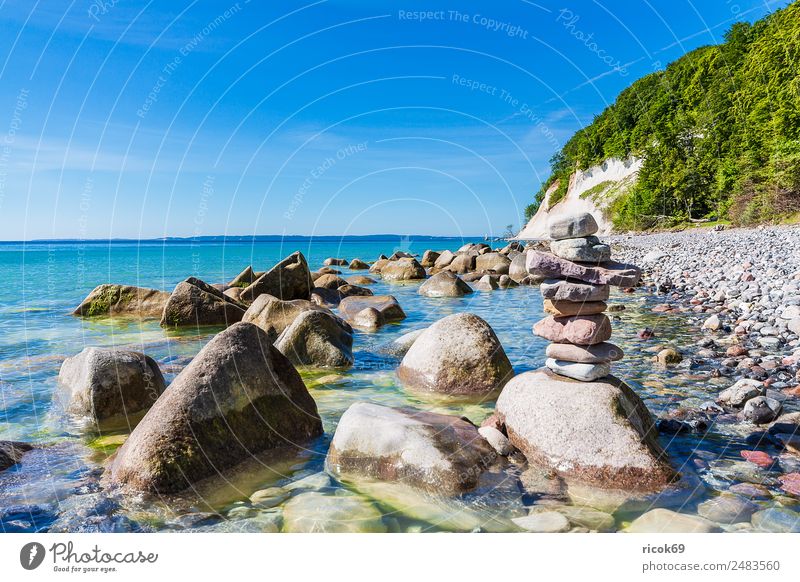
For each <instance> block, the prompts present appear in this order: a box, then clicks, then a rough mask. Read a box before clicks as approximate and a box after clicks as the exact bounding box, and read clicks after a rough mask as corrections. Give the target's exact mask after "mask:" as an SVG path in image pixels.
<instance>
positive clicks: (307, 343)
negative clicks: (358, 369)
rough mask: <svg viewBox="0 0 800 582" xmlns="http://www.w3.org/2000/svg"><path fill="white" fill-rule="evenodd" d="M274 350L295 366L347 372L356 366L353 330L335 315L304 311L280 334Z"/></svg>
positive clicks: (318, 311)
mask: <svg viewBox="0 0 800 582" xmlns="http://www.w3.org/2000/svg"><path fill="white" fill-rule="evenodd" d="M275 347H276V348H278V351H280V352H281V353H282V354H283V355H284V356H286V357H287V358H289V361H290V362H292V363H293V364H294V365H296V366H317V367H324V368H348V367H350V366H352V365H353V328H352V327H350V325H348V324H347V322H345V321H344V320H343V319H342V318H340V317H337V316H336V315H333V314H332V313H327V312H325V311H320V310H311V311H305V312H303V313H301V314H300V315H298V316H297V318H296V319H295V320H294V321H293V322H292V324H291V325H290V326H289V327H287V328H286V329H285V330H284V331H283V333H281V335H280V336H279V337H278V339H277V340H276V341H275Z"/></svg>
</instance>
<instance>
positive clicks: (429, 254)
mask: <svg viewBox="0 0 800 582" xmlns="http://www.w3.org/2000/svg"><path fill="white" fill-rule="evenodd" d="M440 256H441V253H437V252H436V251H431V250H427V251H425V252H424V253H423V254H422V260H421V261H420V265H422V266H423V267H433V266H434V265H435V264H436V260H437V259H438V258H439V257H440Z"/></svg>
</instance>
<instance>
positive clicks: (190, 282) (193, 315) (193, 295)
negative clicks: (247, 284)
mask: <svg viewBox="0 0 800 582" xmlns="http://www.w3.org/2000/svg"><path fill="white" fill-rule="evenodd" d="M244 312H245V307H244V306H243V305H241V304H240V303H237V302H236V301H234V300H233V299H231V298H230V297H228V296H227V295H225V294H224V293H222V291H220V290H219V289H215V288H214V287H212V286H211V285H209V284H208V283H205V282H203V281H201V280H200V279H198V278H196V277H189V278H188V279H186V280H185V281H181V282H180V283H178V285H177V286H176V287H175V289H174V290H173V291H172V295H170V296H169V300H168V301H167V303H166V305H164V312H163V313H162V314H161V326H162V327H180V326H187V325H231V324H233V323H236V322H238V321H241V319H242V316H244Z"/></svg>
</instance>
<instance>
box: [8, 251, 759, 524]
mask: <svg viewBox="0 0 800 582" xmlns="http://www.w3.org/2000/svg"><path fill="white" fill-rule="evenodd" d="M465 242H469V241H464V240H461V239H451V240H443V241H435V242H430V241H422V242H415V241H413V240H407V239H399V238H397V239H393V240H384V241H348V240H344V241H343V242H341V243H329V242H315V241H306V242H304V243H300V244H297V243H292V245H291V246H287V245H285V244H282V243H272V242H270V243H267V242H258V243H255V244H253V243H227V244H222V243H198V244H190V243H187V242H168V243H146V244H136V243H113V244H108V243H105V244H96V243H94V244H79V243H53V244H49V243H40V244H28V245H25V246H24V247H23V245H11V244H3V245H0V281H2V282H3V284H2V285H0V387H1V388H2V400H0V439H14V440H25V441H35V442H41V443H57V444H56V445H55V446H53V447H50V448H48V449H43V450H42V451H43V452H39V453H37V455H38V457H37V459H36V463H35V464H34V465H35V466H33V467H31V466H30V465H31V463H24V464H23V465H22V466H18V467H16V468H12V469H10V470H8V471H6V472H4V473H0V511H2V508H3V507H8V506H12V505H22V504H41V505H44V506H45V507H47V508H50V509H51V510H52V511H51V513H45V514H46V515H48V516H50V517H41V518H39V517H37V516H36V515H34V514H33V513H34V512H29V514H30V515H29V516H28V517H27V518H21V519H20V520H17V521H16V522H14V523H15V524H16V525H14V526H13V527H12V526H8V525H7V523H5V522H3V523H4V525H3V529H5V530H8V531H17V530H25V528H26V523H27V524H29V525H30V527H31V528H32V529H42V528H46V527H47V526H48V524H49V522H50V521H52V515H54V514H55V513H57V512H58V509H64V508H68V507H70V504H71V503H72V502H73V501H74V500H75V498H76V497H80V495H79V494H83V493H86V483H87V477H88V476H91V475H92V474H93V473H97V472H98V467H99V466H100V465H101V464H102V462H103V460H104V459H105V457H106V456H107V455H108V454H110V453H112V452H113V451H114V450H115V448H116V447H117V446H118V445H119V444H120V443H121V442H122V440H123V439H124V433H118V434H103V435H99V436H98V435H86V434H84V433H83V432H81V431H80V429H78V427H76V426H73V425H71V424H70V422H69V421H68V419H66V418H65V417H64V416H63V415H62V414H60V413H59V411H58V407H57V406H56V405H54V403H53V402H54V401H53V395H54V393H55V391H56V390H57V388H58V386H57V381H56V378H57V375H58V370H59V367H60V364H61V362H62V360H63V359H64V358H65V357H67V356H70V355H73V354H75V353H77V352H79V351H80V350H81V349H83V348H84V347H85V346H92V345H94V346H97V345H102V346H116V347H125V348H131V349H137V350H141V351H144V352H145V353H147V354H148V355H150V356H152V357H153V358H154V359H156V360H157V361H158V362H159V364H160V366H161V367H162V370H163V371H164V373H165V376H166V378H167V381H170V380H171V379H172V378H173V377H174V376H175V375H176V374H177V373H178V372H179V371H180V370H181V369H182V368H183V367H184V366H185V365H186V364H187V363H188V362H189V361H190V360H191V358H192V357H193V356H194V355H195V354H196V353H197V352H198V351H199V350H200V348H201V347H202V346H203V345H204V344H205V342H207V341H208V339H209V338H210V337H211V336H212V335H213V333H214V332H215V331H217V330H214V329H209V330H206V331H204V332H203V333H202V334H201V335H197V333H196V332H195V331H192V332H188V333H186V332H175V331H166V330H163V329H161V328H160V327H159V325H158V321H155V320H149V321H138V320H128V321H126V320H122V319H115V320H110V319H91V320H89V319H80V318H75V317H72V316H70V315H69V313H70V311H71V310H72V309H73V308H74V307H75V306H76V305H77V304H78V303H79V302H80V300H81V299H82V298H83V297H85V296H86V294H87V293H88V292H89V291H91V289H92V288H94V287H95V286H96V285H98V284H101V283H106V282H114V283H122V284H130V285H138V286H143V287H155V288H160V289H165V290H171V289H172V288H173V287H174V286H175V285H176V284H177V283H178V282H180V281H181V280H183V279H184V278H186V277H187V276H189V275H195V276H198V277H200V278H201V279H203V280H205V281H207V282H210V283H217V282H224V281H228V280H230V279H232V278H233V277H234V276H235V275H237V274H238V273H239V272H240V271H241V270H242V269H243V268H244V267H245V266H247V265H248V264H252V265H253V266H254V268H255V269H256V270H263V269H266V268H268V267H270V266H271V265H272V264H274V263H275V262H276V261H278V260H279V259H281V258H282V257H284V256H286V255H288V254H289V253H291V252H293V251H294V250H301V251H302V252H303V253H304V254H305V255H306V257H307V259H308V261H309V264H310V265H311V267H312V269H313V268H319V267H320V266H321V264H322V261H323V260H324V259H325V258H326V257H328V256H337V257H345V258H347V259H353V258H356V257H358V258H361V259H363V260H368V261H369V260H373V259H375V258H376V257H377V256H378V255H379V254H380V253H385V254H387V255H388V254H391V253H392V252H393V251H395V250H398V249H402V250H407V251H410V252H413V253H420V254H421V253H422V252H423V251H424V250H425V249H426V248H430V247H434V248H436V249H444V248H449V249H451V250H455V249H457V248H458V247H460V246H461V245H462V244H464V243H465ZM343 271H344V272H345V273H346V274H349V271H348V270H347V269H343ZM359 273H362V274H363V273H364V272H363V271H361V272H359ZM418 286H419V283H407V284H392V283H383V282H381V281H379V282H378V283H377V284H376V285H374V286H372V290H373V291H374V293H375V294H384V293H389V294H392V295H394V296H395V297H397V299H398V301H399V302H400V304H401V305H402V307H403V309H404V310H405V312H406V314H407V315H408V317H407V319H405V320H404V321H403V322H401V323H399V324H394V325H387V326H385V327H384V328H382V329H380V330H379V331H377V332H374V333H367V332H362V331H358V330H357V331H356V337H355V341H354V354H355V365H354V366H353V368H352V369H350V370H347V371H338V370H336V371H334V370H303V371H302V375H303V377H304V380H305V381H306V384H307V386H308V387H309V390H310V392H311V394H312V396H313V397H314V398H315V400H316V402H317V405H318V408H319V411H320V414H321V416H322V419H323V423H324V428H325V436H323V437H322V438H320V439H319V440H318V441H317V442H315V443H313V444H312V445H311V447H310V448H309V450H307V451H305V452H303V453H302V454H298V455H297V457H296V458H293V459H289V460H281V461H270V460H269V459H266V460H261V459H259V460H253V462H252V463H248V464H247V465H246V466H243V467H241V468H240V470H239V471H237V472H236V473H235V474H232V475H229V476H226V479H224V480H221V479H220V480H216V481H213V482H209V483H207V484H204V485H203V487H202V489H201V490H200V491H198V493H199V498H198V497H192V498H186V499H185V500H180V501H179V500H159V499H130V500H126V501H125V507H124V509H123V511H124V512H127V514H128V515H129V516H131V517H132V518H135V519H136V520H137V521H139V522H140V523H145V524H148V526H149V527H152V528H154V529H183V528H186V527H203V526H206V525H207V524H208V523H211V524H212V526H213V527H216V528H221V527H224V528H230V529H234V530H236V529H237V528H238V529H239V530H247V531H250V530H251V529H255V530H259V529H264V530H267V531H269V530H270V528H272V529H274V528H275V527H276V526H275V525H274V524H275V523H277V527H278V528H280V524H281V517H280V516H281V507H285V506H286V504H287V503H288V502H289V500H291V499H292V498H293V497H294V496H296V495H297V492H298V490H297V489H295V490H292V487H293V486H292V483H294V482H297V481H298V480H300V479H302V478H304V477H308V476H309V475H311V476H312V479H313V478H316V479H320V478H322V477H321V476H319V475H317V476H316V477H313V476H314V475H315V474H317V473H319V472H320V471H322V469H323V461H324V457H325V452H326V450H327V446H328V442H329V439H330V437H331V435H332V434H333V431H334V429H335V427H336V423H337V421H338V419H339V417H340V416H341V414H342V413H343V412H344V411H345V410H346V409H347V407H348V406H350V404H352V403H353V402H356V401H360V400H368V401H372V402H376V403H381V404H387V405H392V406H397V405H410V406H415V407H418V408H422V409H426V410H432V411H436V412H444V413H450V414H456V415H463V416H466V417H468V418H469V419H471V420H472V421H473V422H476V423H479V422H480V421H481V420H482V419H483V418H484V417H485V416H486V415H487V414H489V413H490V412H491V411H492V409H493V406H494V401H493V400H488V401H484V402H480V401H464V400H448V399H442V398H439V399H429V398H426V397H421V396H419V395H415V394H411V393H409V392H406V391H405V390H404V389H403V388H402V387H401V386H400V385H399V384H398V382H397V379H396V376H395V374H394V369H395V367H396V365H397V363H398V360H397V359H396V358H393V357H389V356H385V355H381V354H380V353H378V351H377V350H376V348H377V346H379V345H380V344H382V343H384V342H386V341H388V340H390V339H392V338H394V337H397V336H399V335H401V334H403V333H406V332H408V331H411V330H414V329H418V328H421V327H425V326H426V325H428V324H430V323H431V322H433V321H435V320H437V319H440V318H441V317H444V316H446V315H448V314H451V313H455V312H459V311H470V312H473V313H476V314H478V315H479V316H481V317H482V318H484V319H485V320H486V321H488V322H489V324H490V325H491V326H492V327H493V328H494V330H495V331H496V333H497V335H498V337H499V338H500V341H501V342H502V344H503V346H504V348H505V350H506V352H507V353H508V356H509V358H510V359H511V362H512V364H513V365H514V368H515V371H516V372H517V373H520V372H524V371H526V370H530V369H533V368H537V367H539V366H541V365H542V364H543V362H544V349H545V347H546V343H545V341H544V340H542V339H540V338H537V337H535V336H533V335H532V333H531V326H532V325H533V323H535V322H536V321H537V320H538V319H540V318H541V317H542V307H541V296H540V295H539V293H538V289H537V288H535V287H533V288H531V287H518V288H514V289H509V290H498V291H494V292H491V293H479V292H476V293H474V294H473V295H471V296H467V297H465V298H460V299H430V298H425V297H421V296H420V295H418V294H417V288H418ZM612 300H613V302H614V303H618V304H623V305H624V306H625V307H626V309H625V310H624V311H621V312H619V313H618V314H613V315H616V316H618V319H617V320H616V321H615V322H614V326H615V331H614V341H615V342H616V343H618V344H620V345H621V346H622V347H623V348H624V349H625V352H626V359H625V360H623V361H622V362H620V363H619V364H618V365H617V366H616V367H615V373H616V374H617V375H618V376H621V377H622V378H624V379H625V380H626V381H627V382H628V383H629V384H630V385H631V386H632V387H633V388H634V389H635V390H637V392H638V393H639V394H640V395H641V396H642V398H643V399H644V400H645V402H646V403H647V405H648V407H649V408H650V409H651V411H652V412H654V413H655V414H659V413H660V412H662V411H664V410H668V409H672V408H675V407H677V406H679V405H681V404H682V403H685V402H689V403H691V402H695V403H699V402H701V401H705V400H709V399H713V397H714V396H715V395H716V394H717V393H718V392H719V390H721V389H722V388H724V387H725V386H727V385H728V384H729V383H730V380H725V379H710V378H709V377H708V376H707V369H706V370H704V369H703V366H702V365H700V366H698V367H697V369H695V370H690V369H689V361H688V358H687V359H686V360H685V361H684V363H683V364H682V365H681V366H679V367H678V368H675V369H670V370H668V371H667V370H661V369H659V368H657V367H656V366H655V365H654V364H653V363H652V362H651V359H652V355H653V354H652V353H649V352H648V351H647V350H648V349H651V348H652V347H653V345H654V343H655V342H654V341H650V342H646V341H642V340H639V339H637V338H636V332H637V331H638V330H640V329H641V328H643V327H645V326H649V327H653V328H655V330H656V333H657V336H658V338H657V341H658V342H663V343H669V342H672V343H675V344H676V345H679V346H687V345H690V344H692V343H693V341H694V340H693V338H696V329H694V328H692V327H691V326H689V325H688V324H687V319H686V317H685V316H683V315H680V314H660V315H657V314H653V313H652V312H651V311H650V307H651V305H652V303H653V301H654V299H652V298H649V297H647V296H646V295H645V294H644V293H643V292H637V293H635V294H629V295H626V294H618V295H617V296H615V297H613V298H612ZM737 430H738V429H736V428H734V425H732V424H731V425H724V424H721V425H715V426H713V427H712V429H711V430H710V431H709V432H708V433H706V434H704V435H681V436H680V437H672V438H669V437H662V444H663V445H664V446H665V447H666V448H667V449H668V451H669V452H670V454H671V455H672V458H673V460H674V462H675V463H676V465H677V466H678V467H679V468H683V470H684V472H685V473H687V474H694V473H695V469H696V468H697V467H699V474H700V477H701V478H702V479H704V481H702V480H700V479H697V480H696V485H697V487H696V495H694V496H693V497H691V499H690V500H689V501H687V500H686V499H685V498H684V497H686V496H684V497H682V498H681V501H679V502H677V503H680V506H681V508H682V510H683V511H688V512H692V511H693V508H694V506H695V505H696V503H697V502H698V501H702V500H703V499H706V498H708V497H709V496H710V495H713V494H714V492H715V490H722V489H725V488H726V487H727V486H728V485H729V484H730V483H732V482H734V481H735V480H736V479H733V478H731V479H729V480H727V481H726V480H725V478H724V477H720V476H719V475H720V474H721V473H720V472H719V471H717V472H715V473H713V474H712V473H711V472H710V471H708V469H707V465H708V463H709V462H712V463H717V464H720V463H721V464H723V465H725V466H726V467H727V466H728V465H730V466H731V470H730V471H729V473H730V472H735V470H736V469H737V467H739V466H740V462H741V457H740V455H739V451H740V450H741V449H742V448H743V447H744V446H745V445H744V438H745V437H746V436H747V433H746V432H744V433H740V432H737ZM748 448H751V447H748ZM24 465H29V467H27V468H26V467H25V466H24ZM747 470H749V471H750V472H751V473H752V474H753V475H749V474H748V477H747V478H748V479H750V480H754V479H755V480H757V479H761V480H762V481H764V480H766V481H765V482H769V478H770V476H769V474H767V473H768V472H766V471H763V470H759V469H758V468H757V467H755V466H751V467H747ZM37 471H38V472H37ZM516 472H517V468H515V467H513V466H512V467H508V468H507V469H506V470H504V471H503V473H502V475H497V476H496V477H497V478H496V479H495V480H494V481H492V477H491V476H489V477H487V482H486V483H485V484H484V485H483V486H482V487H481V488H480V489H479V491H477V492H475V493H473V494H471V495H469V496H466V497H465V498H464V499H461V500H456V501H448V502H445V501H441V500H436V499H430V498H423V497H422V496H419V495H417V494H414V493H413V492H408V491H403V490H399V489H392V490H391V491H387V490H386V486H384V485H382V484H368V483H360V484H342V483H336V482H330V483H323V484H322V485H321V488H320V485H319V484H317V485H313V486H309V487H306V486H305V485H304V486H302V487H301V489H300V491H308V490H319V491H321V492H322V494H323V495H325V496H330V495H334V496H337V495H338V496H341V497H342V498H343V499H346V500H347V501H346V502H343V503H345V504H347V503H354V504H355V503H357V502H358V503H362V504H367V505H368V506H369V507H370V508H371V510H372V511H375V508H377V511H378V512H379V514H380V517H379V519H378V522H377V523H378V525H377V526H375V527H373V528H372V529H375V528H377V530H378V531H383V530H384V529H385V530H389V531H431V530H438V529H448V530H470V529H474V528H475V527H482V528H483V529H489V530H493V529H499V530H503V529H511V526H510V524H509V523H508V521H507V518H508V517H513V516H518V515H522V514H524V513H525V512H526V508H525V506H526V505H530V504H531V503H534V502H535V501H536V500H535V499H529V498H527V497H526V496H525V495H523V494H522V493H521V492H520V490H519V487H518V486H517V485H516V481H515V476H516ZM759 472H761V473H763V475H761V474H759ZM723 473H724V472H723ZM740 477H741V476H740V475H738V474H737V479H739V478H740ZM739 480H741V479H739ZM305 483H307V482H305ZM268 487H278V489H276V490H275V491H274V493H275V507H271V508H267V509H265V508H263V507H261V508H260V507H254V506H252V505H251V504H250V503H249V502H248V501H247V499H248V497H249V496H250V495H251V494H252V493H253V492H254V491H256V490H262V489H265V488H268ZM356 491H358V493H356ZM305 499H310V498H309V497H307V498H305ZM664 502H665V503H669V500H666V501H664ZM648 503H650V502H649V501H648ZM762 503H763V504H772V503H774V502H773V501H764V502H762ZM267 505H269V503H268V504H267ZM595 505H596V504H595ZM294 510H295V511H296V508H295V509H294ZM305 510H306V511H310V512H313V511H314V510H315V508H314V507H313V506H311V507H310V508H307V509H305ZM354 511H356V512H357V510H355V509H354ZM197 512H212V513H215V514H217V513H218V514H219V516H222V517H221V518H220V517H219V516H209V517H208V518H207V521H203V516H202V514H198V513H197ZM186 514H195V518H187V517H186ZM633 515H635V512H634V514H630V513H625V512H622V511H620V512H618V513H617V516H616V517H617V525H620V524H621V523H622V522H623V521H625V520H628V519H630V518H631V517H632V516H633ZM182 516H183V517H182ZM498 516H499V517H498ZM0 517H2V513H0ZM495 517H497V518H498V520H499V521H497V522H496V523H495V522H493V520H494V518H495ZM6 518H8V519H10V518H9V517H8V516H6ZM12 521H13V520H12ZM364 523H371V522H369V520H368V519H367V520H366V521H364V520H362V521H358V520H356V524H355V525H354V526H353V527H354V528H355V529H370V527H372V526H370V527H366V526H365V527H360V525H359V524H361V525H363V524H364ZM264 524H268V525H264ZM373 526H374V524H373ZM15 527H16V528H18V529H17V530H15V529H14V528H15ZM322 529H325V528H324V527H322ZM345 529H346V527H345Z"/></svg>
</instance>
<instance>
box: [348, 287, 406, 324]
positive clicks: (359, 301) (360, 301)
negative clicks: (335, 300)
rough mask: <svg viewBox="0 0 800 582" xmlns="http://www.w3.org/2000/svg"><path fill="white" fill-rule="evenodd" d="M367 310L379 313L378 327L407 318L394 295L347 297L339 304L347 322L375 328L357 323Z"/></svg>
mask: <svg viewBox="0 0 800 582" xmlns="http://www.w3.org/2000/svg"><path fill="white" fill-rule="evenodd" d="M366 309H373V310H374V311H376V312H377V313H378V316H379V317H378V318H377V322H376V323H377V325H382V324H384V323H388V322H390V321H400V320H401V319H405V318H406V314H405V312H404V311H403V309H402V308H401V307H400V304H399V303H398V302H397V299H395V298H394V297H393V296H392V295H373V296H371V297H362V296H358V295H353V296H350V297H345V298H344V299H342V302H341V303H340V304H339V313H340V314H341V315H342V317H343V318H345V319H346V320H347V321H349V322H350V323H352V324H353V325H356V326H359V327H373V326H370V325H367V326H363V323H359V322H357V321H356V316H357V315H358V314H359V313H361V312H363V311H364V310H366ZM377 325H375V326H374V327H377Z"/></svg>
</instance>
